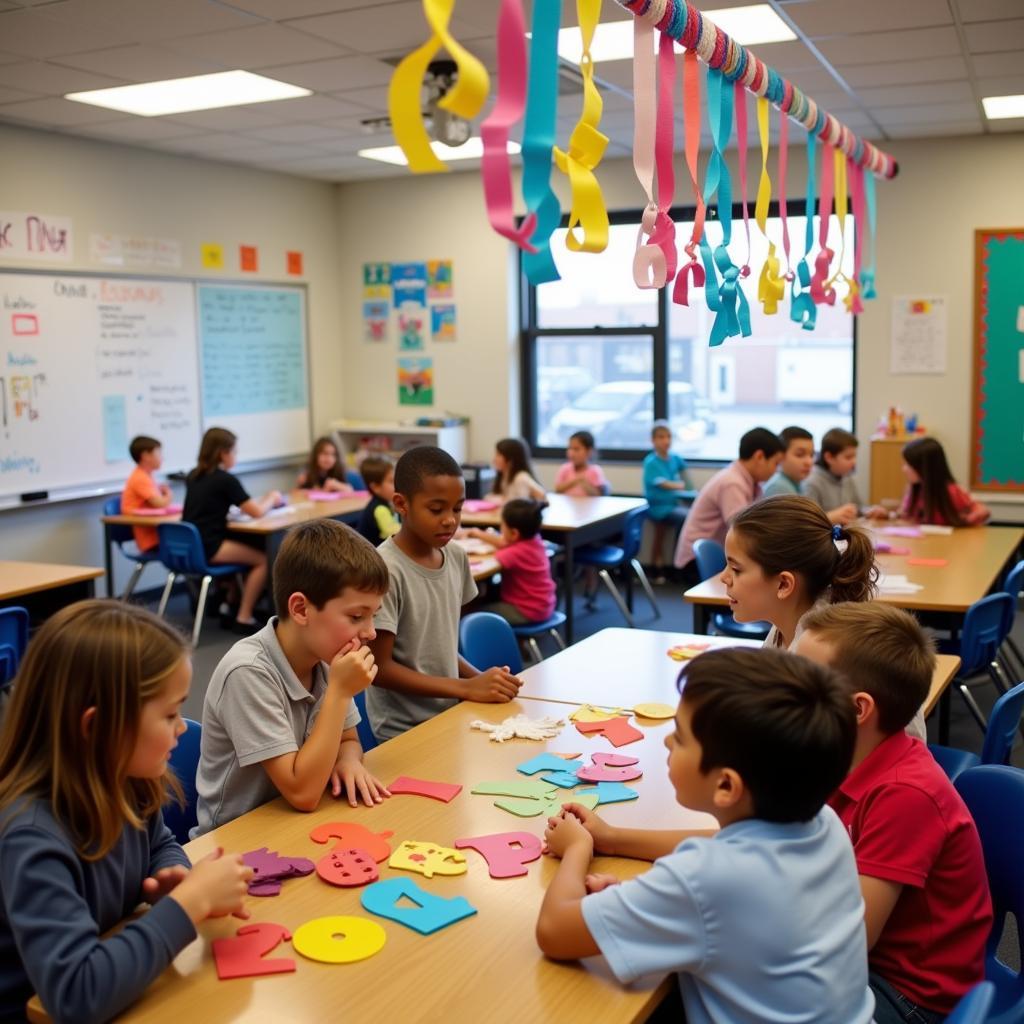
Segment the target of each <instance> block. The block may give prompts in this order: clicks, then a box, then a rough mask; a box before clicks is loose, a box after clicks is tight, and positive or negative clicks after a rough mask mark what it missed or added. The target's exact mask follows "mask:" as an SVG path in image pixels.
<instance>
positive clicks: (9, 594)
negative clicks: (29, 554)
mask: <svg viewBox="0 0 1024 1024" xmlns="http://www.w3.org/2000/svg"><path fill="white" fill-rule="evenodd" d="M102 575H103V570H102V569H97V568H95V567H93V566H91V565H53V564H50V563H46V562H0V607H3V606H7V605H12V604H16V605H21V606H23V607H24V608H25V609H26V610H27V611H28V614H29V618H30V620H31V621H32V622H41V621H42V620H43V619H46V618H48V617H49V616H50V615H52V614H53V613H54V612H55V611H57V610H58V609H59V608H62V607H63V606H64V605H66V604H70V603H71V602H73V601H80V600H82V599H83V598H87V597H92V596H94V594H95V593H96V579H97V578H98V577H100V576H102Z"/></svg>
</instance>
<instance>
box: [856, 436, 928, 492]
mask: <svg viewBox="0 0 1024 1024" xmlns="http://www.w3.org/2000/svg"><path fill="white" fill-rule="evenodd" d="M919 437H924V435H923V434H913V435H903V436H901V437H873V438H872V439H871V494H870V497H869V499H868V500H869V501H870V503H871V504H872V505H877V504H878V503H879V502H880V501H882V499H883V498H888V499H898V498H902V497H903V492H904V491H905V490H906V488H907V480H906V477H904V475H903V470H902V469H900V466H901V464H902V462H903V456H902V454H901V453H902V451H903V446H904V445H905V444H906V443H907V442H908V441H913V440H916V439H917V438H919Z"/></svg>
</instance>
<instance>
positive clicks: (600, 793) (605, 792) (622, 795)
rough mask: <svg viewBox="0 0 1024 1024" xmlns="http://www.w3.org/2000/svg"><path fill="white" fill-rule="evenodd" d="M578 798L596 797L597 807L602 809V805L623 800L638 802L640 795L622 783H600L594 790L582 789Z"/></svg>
mask: <svg viewBox="0 0 1024 1024" xmlns="http://www.w3.org/2000/svg"><path fill="white" fill-rule="evenodd" d="M576 796H577V797H581V796H596V797H597V806H598V807H600V806H601V804H617V803H620V802H621V801H623V800H636V799H637V797H639V796H640V794H639V793H638V792H637V791H636V790H635V789H633V788H632V787H631V786H624V785H623V784H622V783H621V782H599V783H598V784H597V785H596V786H595V787H594V788H593V789H581V790H580V791H579V792H578V793H577V794H576Z"/></svg>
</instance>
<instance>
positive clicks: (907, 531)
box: [880, 526, 922, 537]
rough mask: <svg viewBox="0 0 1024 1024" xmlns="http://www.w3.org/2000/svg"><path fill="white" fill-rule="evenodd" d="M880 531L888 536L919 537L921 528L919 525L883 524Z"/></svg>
mask: <svg viewBox="0 0 1024 1024" xmlns="http://www.w3.org/2000/svg"><path fill="white" fill-rule="evenodd" d="M880 532H881V533H884V534H885V535H886V536H888V537H920V536H921V533H922V528H921V527H920V526H883V527H882V529H881V531H880Z"/></svg>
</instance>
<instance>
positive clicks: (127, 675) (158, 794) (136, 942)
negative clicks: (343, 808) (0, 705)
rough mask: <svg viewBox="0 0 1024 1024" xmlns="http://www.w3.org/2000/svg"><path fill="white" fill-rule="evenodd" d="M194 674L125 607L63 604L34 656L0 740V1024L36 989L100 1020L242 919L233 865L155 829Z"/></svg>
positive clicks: (171, 782) (241, 878)
mask: <svg viewBox="0 0 1024 1024" xmlns="http://www.w3.org/2000/svg"><path fill="white" fill-rule="evenodd" d="M191 677H192V666H191V663H190V661H189V651H188V648H187V647H186V645H185V643H184V641H183V640H182V638H181V637H180V636H179V635H178V634H177V633H176V632H175V631H174V630H173V629H172V628H171V627H170V626H168V625H167V624H166V623H165V622H163V621H161V620H160V619H158V618H157V617H156V616H154V615H152V614H151V613H149V612H147V611H145V610H144V609H141V608H138V607H136V606H134V605H129V604H124V603H122V602H120V601H99V600H91V601H82V602H79V603H78V604H74V605H70V606H69V607H67V608H64V609H63V610H61V611H60V612H58V613H57V614H56V615H54V616H53V617H52V618H51V619H49V620H48V621H47V623H46V624H45V625H44V626H43V627H42V629H40V631H39V633H38V634H37V635H36V637H35V638H34V639H33V641H32V643H31V644H30V645H29V648H28V652H27V653H26V655H25V660H24V661H23V662H22V665H21V669H20V671H19V672H18V675H17V676H16V678H15V680H14V685H13V696H12V698H11V701H10V704H9V705H8V708H7V712H6V717H5V719H4V722H3V730H2V732H0V1020H11V1019H24V1012H25V1001H26V1000H27V999H28V998H29V996H30V995H31V994H32V993H33V991H34V992H37V993H38V994H39V997H40V999H41V1000H42V1002H43V1006H44V1007H45V1008H46V1010H47V1011H48V1012H49V1014H50V1015H51V1016H52V1017H53V1018H54V1019H55V1020H66V1021H76V1022H77V1021H99V1020H109V1019H110V1018H111V1017H115V1016H117V1015H118V1014H120V1013H121V1012H122V1011H123V1010H125V1009H126V1008H127V1007H128V1006H129V1005H130V1004H131V1003H133V1002H134V1001H135V1000H136V999H138V997H139V996H140V995H141V994H142V993H143V991H144V990H145V989H146V987H147V986H148V985H149V984H150V983H152V982H153V981H154V980H156V978H157V977H158V976H159V975H160V974H161V973H162V972H163V971H164V969H165V968H166V967H167V965H168V964H169V963H170V962H171V961H172V960H173V959H174V957H176V956H177V955H178V953H180V952H181V950H182V949H184V947H185V946H187V945H188V944H189V943H190V942H191V941H192V940H193V939H194V938H195V937H196V925H198V924H199V923H200V922H201V921H203V920H205V919H206V918H208V917H216V916H222V915H225V914H231V913H234V914H236V915H237V916H239V917H242V916H245V914H244V911H243V909H242V900H243V898H244V896H245V892H246V883H247V882H248V879H249V878H250V876H251V874H252V872H251V870H250V869H249V868H247V867H246V866H245V865H244V864H243V863H242V858H241V856H240V855H227V854H224V853H223V852H222V851H221V850H219V849H218V850H217V851H216V852H215V853H213V854H212V855H211V856H209V857H207V858H205V859H204V860H202V861H200V862H199V863H197V864H196V865H195V867H192V865H191V864H190V863H189V859H188V857H187V856H186V855H185V851H184V850H183V849H182V848H181V847H180V846H179V845H178V843H177V842H176V841H175V839H174V837H173V836H172V835H171V833H170V831H169V830H168V829H167V827H166V826H165V825H164V823H163V817H162V814H161V806H162V804H163V803H164V802H165V801H166V800H167V799H168V797H169V795H170V794H171V793H176V794H177V795H178V796H179V798H180V788H179V787H178V785H177V782H176V781H175V779H174V776H173V774H172V773H171V771H170V769H169V768H168V758H169V757H170V753H171V751H172V750H173V749H174V747H175V746H176V744H177V738H178V736H180V735H181V733H182V732H184V731H185V724H184V722H183V721H182V718H181V713H180V712H181V705H182V703H183V702H184V700H185V698H186V697H187V696H188V690H189V683H190V681H191ZM142 902H145V903H149V904H150V905H151V909H150V910H149V911H148V912H147V913H145V914H144V915H142V916H141V917H138V918H136V919H134V920H132V921H130V922H129V923H128V924H126V925H125V926H124V927H123V928H121V929H120V930H119V931H118V932H117V934H116V935H111V936H110V937H108V938H102V937H101V936H103V935H104V933H106V932H109V931H110V930H111V929H112V928H114V927H115V926H116V925H118V924H120V923H121V922H123V921H124V920H125V919H126V918H128V917H129V916H130V915H131V914H132V911H133V910H134V909H135V908H136V907H137V906H138V904H139V903H142Z"/></svg>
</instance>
